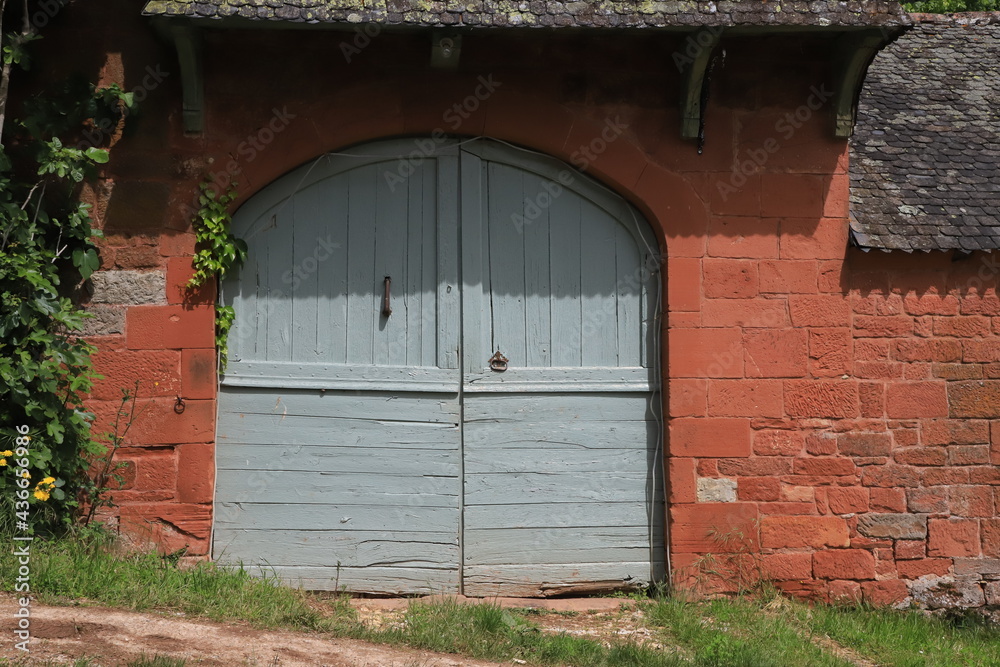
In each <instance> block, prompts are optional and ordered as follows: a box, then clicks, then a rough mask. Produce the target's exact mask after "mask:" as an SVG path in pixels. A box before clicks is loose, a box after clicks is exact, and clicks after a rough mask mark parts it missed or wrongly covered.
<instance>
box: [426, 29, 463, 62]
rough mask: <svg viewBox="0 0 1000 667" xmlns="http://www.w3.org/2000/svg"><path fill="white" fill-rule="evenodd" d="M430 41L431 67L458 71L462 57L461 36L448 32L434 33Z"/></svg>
mask: <svg viewBox="0 0 1000 667" xmlns="http://www.w3.org/2000/svg"><path fill="white" fill-rule="evenodd" d="M431 39H432V40H433V41H432V43H431V67H433V68H434V69H458V61H459V59H460V58H461V57H462V36H461V35H457V34H454V33H450V32H437V31H436V32H434V33H432V37H431Z"/></svg>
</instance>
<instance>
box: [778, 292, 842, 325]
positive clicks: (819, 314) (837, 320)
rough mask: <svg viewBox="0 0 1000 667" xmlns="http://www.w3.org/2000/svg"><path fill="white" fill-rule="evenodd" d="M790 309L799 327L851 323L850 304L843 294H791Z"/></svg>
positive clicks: (789, 299) (793, 320)
mask: <svg viewBox="0 0 1000 667" xmlns="http://www.w3.org/2000/svg"><path fill="white" fill-rule="evenodd" d="M788 309H789V312H790V313H791V316H792V324H793V325H794V326H797V327H846V326H848V325H850V323H851V312H850V307H849V304H848V302H847V300H846V299H845V298H843V297H841V296H827V295H811V296H801V295H791V296H789V298H788Z"/></svg>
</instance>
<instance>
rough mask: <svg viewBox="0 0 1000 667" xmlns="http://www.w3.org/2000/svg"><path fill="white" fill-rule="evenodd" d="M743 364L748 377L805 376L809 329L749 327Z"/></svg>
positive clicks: (744, 337) (744, 342)
mask: <svg viewBox="0 0 1000 667" xmlns="http://www.w3.org/2000/svg"><path fill="white" fill-rule="evenodd" d="M743 344H744V346H745V355H746V358H745V361H744V367H745V369H746V374H747V376H748V377H771V378H775V377H802V376H803V375H805V374H806V368H807V364H808V354H807V352H806V332H805V331H802V330H800V329H765V330H761V331H746V332H744V334H743Z"/></svg>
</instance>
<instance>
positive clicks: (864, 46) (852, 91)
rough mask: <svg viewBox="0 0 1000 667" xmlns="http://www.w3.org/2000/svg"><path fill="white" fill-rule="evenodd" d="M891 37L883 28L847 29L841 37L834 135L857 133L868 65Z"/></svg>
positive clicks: (836, 66)
mask: <svg viewBox="0 0 1000 667" xmlns="http://www.w3.org/2000/svg"><path fill="white" fill-rule="evenodd" d="M889 41H890V38H889V37H888V36H887V35H885V34H884V33H882V32H874V31H872V32H869V31H865V32H862V33H848V34H846V35H844V37H843V38H842V39H841V43H840V48H839V49H838V54H837V58H836V61H835V64H834V67H835V68H836V69H835V71H836V76H837V78H836V81H837V84H836V87H835V89H834V97H833V104H834V114H835V118H834V120H835V126H834V135H835V136H837V137H840V138H844V139H846V138H848V137H850V136H851V135H852V134H853V133H854V123H855V122H856V121H857V118H858V98H859V97H860V95H861V86H862V85H863V84H864V82H865V75H866V74H867V73H868V66H869V65H871V62H872V60H874V59H875V55H876V54H877V53H878V52H879V50H880V49H881V48H882V47H883V46H885V45H886V44H887V43H888V42H889Z"/></svg>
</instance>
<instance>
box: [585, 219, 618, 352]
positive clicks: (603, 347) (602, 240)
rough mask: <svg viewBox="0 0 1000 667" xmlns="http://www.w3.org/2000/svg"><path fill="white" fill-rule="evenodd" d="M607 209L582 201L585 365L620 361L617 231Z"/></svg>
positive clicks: (615, 223)
mask: <svg viewBox="0 0 1000 667" xmlns="http://www.w3.org/2000/svg"><path fill="white" fill-rule="evenodd" d="M619 226H620V225H619V224H618V222H617V221H616V220H614V219H612V218H611V217H610V216H609V215H608V214H607V213H606V212H605V211H604V210H603V209H600V208H597V207H596V206H594V205H593V204H591V203H590V202H587V201H583V202H581V203H580V267H581V271H580V304H581V307H582V318H583V321H582V326H581V344H580V360H581V364H582V365H583V366H602V367H606V366H617V365H618V340H617V339H618V322H617V320H618V307H617V305H616V303H615V301H616V298H617V292H618V291H617V289H616V282H617V281H616V274H617V269H616V267H615V231H616V229H617V228H618V227H619Z"/></svg>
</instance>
